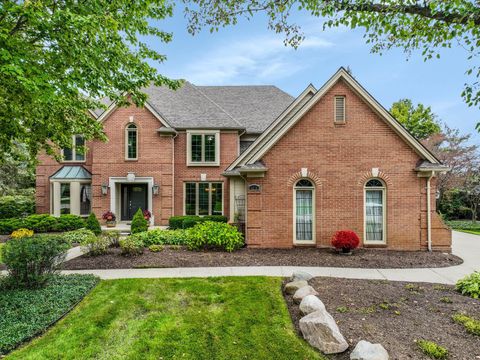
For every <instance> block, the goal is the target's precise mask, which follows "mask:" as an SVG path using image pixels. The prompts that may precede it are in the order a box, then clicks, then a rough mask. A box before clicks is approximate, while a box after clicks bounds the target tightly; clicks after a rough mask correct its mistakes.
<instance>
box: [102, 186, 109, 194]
mask: <svg viewBox="0 0 480 360" xmlns="http://www.w3.org/2000/svg"><path fill="white" fill-rule="evenodd" d="M107 194H108V185H107V184H102V195H107Z"/></svg>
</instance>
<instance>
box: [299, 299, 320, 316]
mask: <svg viewBox="0 0 480 360" xmlns="http://www.w3.org/2000/svg"><path fill="white" fill-rule="evenodd" d="M318 310H325V305H323V302H322V300H320V299H319V298H318V297H316V296H315V295H307V296H305V297H304V298H303V299H302V302H301V303H300V311H301V312H302V314H303V315H308V314H311V313H312V312H315V311H318Z"/></svg>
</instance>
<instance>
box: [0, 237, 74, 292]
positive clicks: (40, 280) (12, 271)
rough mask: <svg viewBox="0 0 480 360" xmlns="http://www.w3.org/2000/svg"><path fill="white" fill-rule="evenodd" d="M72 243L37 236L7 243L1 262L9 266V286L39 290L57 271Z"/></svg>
mask: <svg viewBox="0 0 480 360" xmlns="http://www.w3.org/2000/svg"><path fill="white" fill-rule="evenodd" d="M69 248H70V244H69V243H68V241H66V240H65V239H64V238H63V237H62V236H58V235H35V236H33V237H29V238H21V239H14V240H10V241H7V243H6V244H5V245H4V246H3V247H2V249H1V250H2V260H3V262H4V264H5V265H6V266H7V270H8V279H7V282H8V284H9V285H10V286H15V287H26V288H33V287H40V286H43V285H45V283H46V282H47V281H48V280H49V279H50V278H51V276H52V275H53V274H54V273H55V272H56V271H57V270H58V267H59V264H60V263H61V261H62V260H63V259H64V257H65V255H66V252H67V250H68V249H69Z"/></svg>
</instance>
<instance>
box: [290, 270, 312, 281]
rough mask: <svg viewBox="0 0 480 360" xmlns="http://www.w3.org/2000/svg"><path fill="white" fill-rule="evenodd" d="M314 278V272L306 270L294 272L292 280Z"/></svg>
mask: <svg viewBox="0 0 480 360" xmlns="http://www.w3.org/2000/svg"><path fill="white" fill-rule="evenodd" d="M312 278H313V275H312V274H309V273H308V272H306V271H295V272H294V273H293V274H292V281H298V280H305V281H310V280H311V279H312Z"/></svg>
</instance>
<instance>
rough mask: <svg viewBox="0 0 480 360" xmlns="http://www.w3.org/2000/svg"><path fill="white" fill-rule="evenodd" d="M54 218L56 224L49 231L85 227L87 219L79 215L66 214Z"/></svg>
mask: <svg viewBox="0 0 480 360" xmlns="http://www.w3.org/2000/svg"><path fill="white" fill-rule="evenodd" d="M54 219H55V224H54V225H53V227H52V229H50V230H48V231H72V230H77V229H81V228H83V227H85V220H84V219H83V218H82V217H81V216H78V215H72V214H65V215H60V216H59V217H56V218H54Z"/></svg>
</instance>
